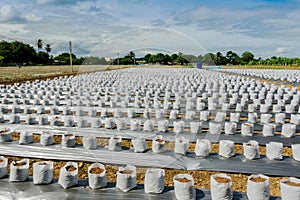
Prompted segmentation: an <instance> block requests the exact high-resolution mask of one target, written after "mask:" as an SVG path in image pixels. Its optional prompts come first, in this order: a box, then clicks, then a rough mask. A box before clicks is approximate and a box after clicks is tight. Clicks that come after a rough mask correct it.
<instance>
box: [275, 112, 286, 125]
mask: <svg viewBox="0 0 300 200" xmlns="http://www.w3.org/2000/svg"><path fill="white" fill-rule="evenodd" d="M275 123H276V124H284V123H285V113H276V114H275Z"/></svg>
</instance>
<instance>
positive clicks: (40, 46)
mask: <svg viewBox="0 0 300 200" xmlns="http://www.w3.org/2000/svg"><path fill="white" fill-rule="evenodd" d="M36 46H37V48H38V52H40V49H42V48H43V40H42V39H38V40H37V41H36Z"/></svg>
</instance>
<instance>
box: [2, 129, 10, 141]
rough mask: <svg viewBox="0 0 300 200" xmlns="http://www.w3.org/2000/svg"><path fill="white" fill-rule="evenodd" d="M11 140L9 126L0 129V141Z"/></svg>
mask: <svg viewBox="0 0 300 200" xmlns="http://www.w3.org/2000/svg"><path fill="white" fill-rule="evenodd" d="M8 141H11V130H10V129H9V128H4V129H0V142H8Z"/></svg>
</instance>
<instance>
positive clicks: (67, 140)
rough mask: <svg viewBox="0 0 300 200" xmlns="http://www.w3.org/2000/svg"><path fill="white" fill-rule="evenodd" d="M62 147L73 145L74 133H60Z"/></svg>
mask: <svg viewBox="0 0 300 200" xmlns="http://www.w3.org/2000/svg"><path fill="white" fill-rule="evenodd" d="M61 145H62V147H75V135H74V134H73V133H66V134H63V135H62V139H61Z"/></svg>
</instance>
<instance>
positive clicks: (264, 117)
mask: <svg viewBox="0 0 300 200" xmlns="http://www.w3.org/2000/svg"><path fill="white" fill-rule="evenodd" d="M271 117H272V115H271V114H261V116H260V122H261V123H270V122H271Z"/></svg>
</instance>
